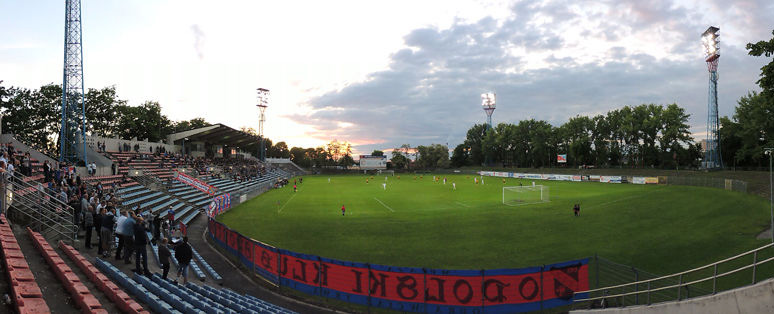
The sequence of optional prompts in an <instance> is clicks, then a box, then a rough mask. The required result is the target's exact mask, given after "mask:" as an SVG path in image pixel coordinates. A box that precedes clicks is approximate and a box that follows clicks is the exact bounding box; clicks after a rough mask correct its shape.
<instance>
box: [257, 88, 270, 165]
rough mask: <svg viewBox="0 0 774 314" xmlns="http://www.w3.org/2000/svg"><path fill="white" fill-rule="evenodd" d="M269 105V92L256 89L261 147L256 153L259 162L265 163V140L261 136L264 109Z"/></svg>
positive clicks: (263, 89)
mask: <svg viewBox="0 0 774 314" xmlns="http://www.w3.org/2000/svg"><path fill="white" fill-rule="evenodd" d="M268 105H269V90H268V89H265V88H259V89H258V105H257V106H258V110H259V111H260V115H259V116H258V136H259V137H260V138H261V146H260V148H259V149H260V151H259V152H258V158H259V159H260V160H261V162H265V161H266V149H265V148H264V147H265V146H264V145H265V144H264V143H265V140H264V134H263V123H264V122H265V121H266V107H268Z"/></svg>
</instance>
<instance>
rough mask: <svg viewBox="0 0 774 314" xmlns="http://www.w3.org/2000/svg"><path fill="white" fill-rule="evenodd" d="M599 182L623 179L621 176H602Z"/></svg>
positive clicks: (620, 180)
mask: <svg viewBox="0 0 774 314" xmlns="http://www.w3.org/2000/svg"><path fill="white" fill-rule="evenodd" d="M599 182H605V183H621V182H622V179H621V176H600V177H599Z"/></svg>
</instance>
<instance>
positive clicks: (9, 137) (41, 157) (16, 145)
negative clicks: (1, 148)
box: [0, 134, 57, 167]
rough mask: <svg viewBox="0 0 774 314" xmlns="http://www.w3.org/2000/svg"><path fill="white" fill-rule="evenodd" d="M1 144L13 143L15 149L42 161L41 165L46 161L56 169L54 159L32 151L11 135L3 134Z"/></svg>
mask: <svg viewBox="0 0 774 314" xmlns="http://www.w3.org/2000/svg"><path fill="white" fill-rule="evenodd" d="M0 142H2V143H8V142H11V143H12V144H13V147H14V148H16V149H20V150H21V151H23V152H27V151H29V152H30V156H31V157H32V158H35V159H37V160H39V161H40V163H43V162H44V161H46V160H48V162H49V163H50V164H51V167H56V162H57V161H56V160H54V159H52V158H51V157H48V156H46V155H44V154H43V153H41V152H38V151H37V150H34V149H32V148H31V147H29V146H27V144H24V143H22V142H19V141H18V140H16V138H14V137H13V135H11V134H2V135H0Z"/></svg>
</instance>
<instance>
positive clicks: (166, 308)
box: [94, 258, 182, 314]
mask: <svg viewBox="0 0 774 314" xmlns="http://www.w3.org/2000/svg"><path fill="white" fill-rule="evenodd" d="M94 265H95V266H97V268H98V269H99V270H101V271H102V272H103V273H104V274H105V275H107V276H108V277H110V279H112V280H113V281H114V282H117V283H118V284H119V285H120V286H122V287H123V288H124V289H126V291H129V293H131V294H132V295H134V296H135V297H137V299H139V300H140V301H142V302H143V303H145V304H148V307H149V308H150V309H151V310H152V311H153V312H154V313H164V314H182V312H180V311H178V310H176V309H175V308H174V307H172V306H171V305H170V304H169V303H167V302H166V301H164V300H162V299H161V298H160V297H158V296H156V295H155V294H153V293H151V292H150V291H148V290H147V289H146V288H144V287H143V286H142V285H140V284H138V283H137V282H136V281H135V280H133V279H132V278H130V277H129V276H127V275H126V274H124V273H123V272H122V271H121V270H119V269H118V268H116V267H115V266H113V265H112V264H110V263H109V262H106V261H104V260H102V259H99V258H97V259H96V261H95V262H94Z"/></svg>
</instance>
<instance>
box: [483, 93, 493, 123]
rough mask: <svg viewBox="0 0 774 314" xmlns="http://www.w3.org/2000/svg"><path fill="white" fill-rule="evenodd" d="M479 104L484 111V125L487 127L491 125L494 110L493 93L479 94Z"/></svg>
mask: <svg viewBox="0 0 774 314" xmlns="http://www.w3.org/2000/svg"><path fill="white" fill-rule="evenodd" d="M481 106H482V107H483V108H484V112H486V125H487V126H488V128H491V127H492V113H493V112H494V110H495V106H496V104H495V93H484V94H481Z"/></svg>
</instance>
